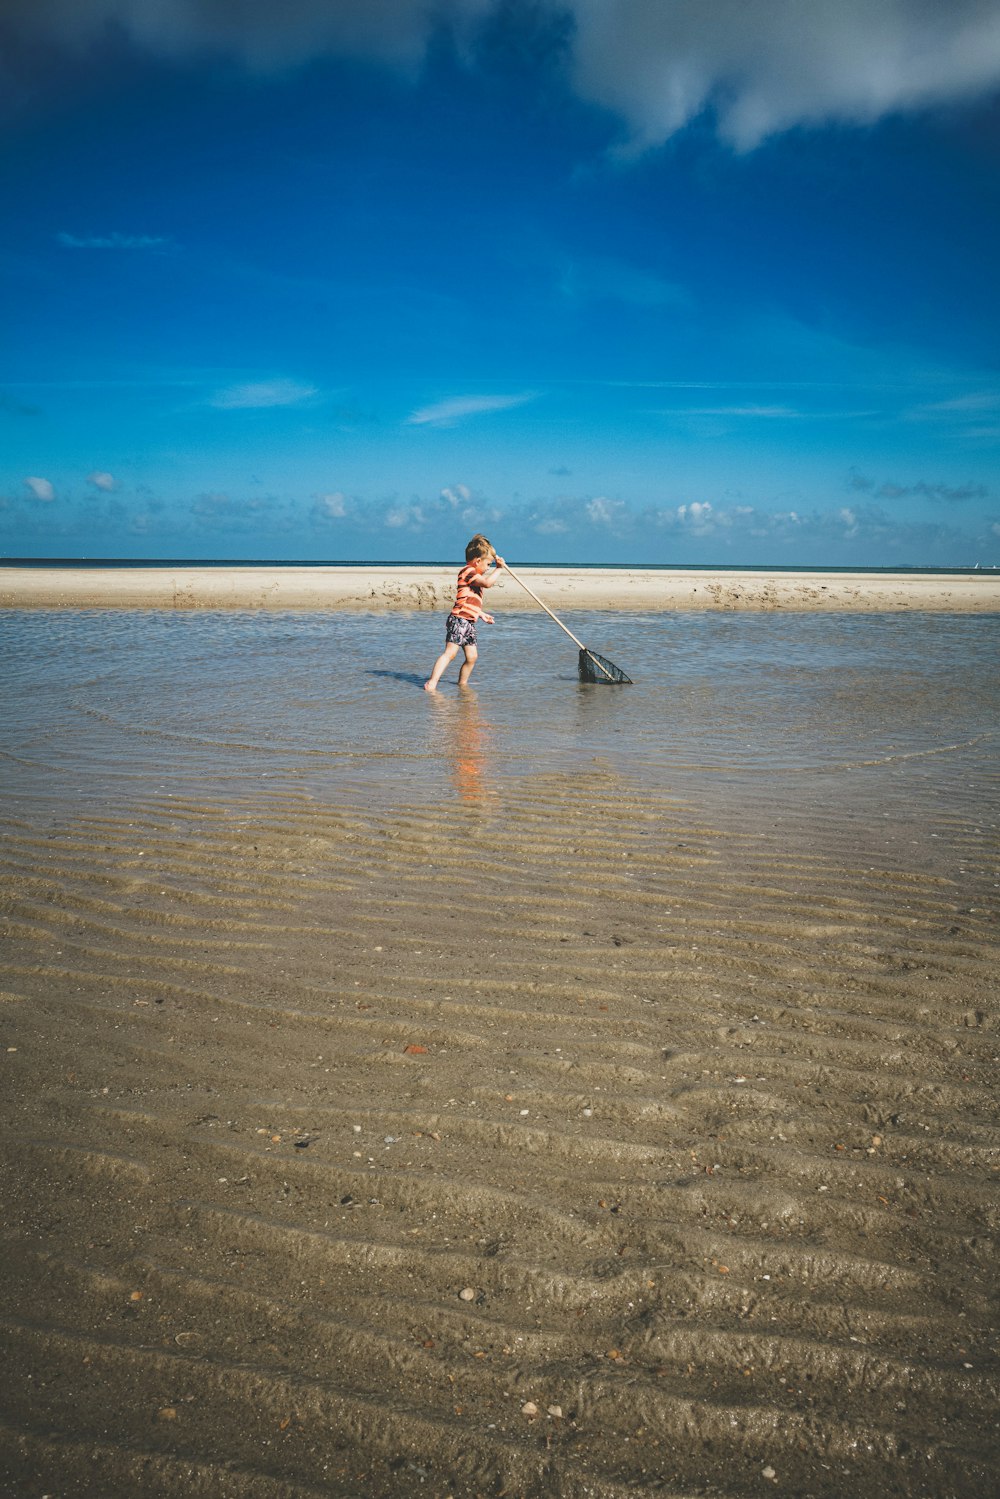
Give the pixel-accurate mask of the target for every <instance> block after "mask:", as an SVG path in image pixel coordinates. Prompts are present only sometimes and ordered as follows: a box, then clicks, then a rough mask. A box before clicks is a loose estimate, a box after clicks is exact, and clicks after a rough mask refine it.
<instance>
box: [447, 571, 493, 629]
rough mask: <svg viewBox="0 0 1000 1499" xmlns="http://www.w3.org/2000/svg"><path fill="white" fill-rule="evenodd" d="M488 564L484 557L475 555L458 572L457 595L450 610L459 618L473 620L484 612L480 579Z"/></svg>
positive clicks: (480, 616) (479, 617) (480, 617)
mask: <svg viewBox="0 0 1000 1499" xmlns="http://www.w3.org/2000/svg"><path fill="white" fill-rule="evenodd" d="M488 565H489V564H488V562H487V560H486V558H485V557H476V558H475V560H474V561H472V562H467V563H466V564H465V566H464V567H463V568H462V570H461V572H460V573H459V575H458V596H457V598H456V599H455V603H454V605H453V606H452V611H451V612H452V614H457V615H458V617H459V619H471V620H472V621H473V622H475V621H476V620H477V619H482V617H483V615H484V614H485V613H486V610H485V609H484V608H483V582H482V579H483V573H484V572H485V571H486V568H487V567H488Z"/></svg>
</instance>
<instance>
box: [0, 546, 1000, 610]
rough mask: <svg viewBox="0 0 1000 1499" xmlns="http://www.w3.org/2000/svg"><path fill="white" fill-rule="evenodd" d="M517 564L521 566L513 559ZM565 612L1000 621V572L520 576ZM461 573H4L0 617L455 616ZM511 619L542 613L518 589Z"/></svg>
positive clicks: (510, 589)
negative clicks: (384, 612) (260, 612)
mask: <svg viewBox="0 0 1000 1499" xmlns="http://www.w3.org/2000/svg"><path fill="white" fill-rule="evenodd" d="M511 565H512V566H513V565H514V561H513V559H511ZM517 572H518V575H519V576H522V577H523V578H524V580H525V582H526V583H527V584H528V586H529V587H530V588H532V589H533V590H534V591H535V593H537V594H539V595H540V596H541V597H542V598H543V599H544V600H545V602H546V603H547V604H549V605H550V607H552V608H554V609H557V610H558V609H560V608H563V609H568V608H574V609H623V610H624V609H631V610H644V611H645V610H659V609H664V610H668V609H761V610H770V609H788V610H802V609H823V610H877V611H895V610H907V609H919V610H946V611H949V612H951V613H958V612H963V613H991V612H1000V573H996V572H982V573H976V574H974V575H972V574H968V573H965V574H962V573H955V574H937V575H935V576H933V577H927V576H917V575H914V574H912V573H905V572H901V573H881V574H878V575H872V574H870V573H794V572H791V573H786V572H773V573H768V572H723V571H720V572H699V573H691V572H687V571H684V570H683V569H678V570H676V571H674V570H671V569H664V570H662V571H655V572H654V571H644V570H643V569H640V568H624V567H623V568H614V567H608V568H586V569H580V570H579V571H573V570H572V569H562V568H549V569H547V568H543V567H525V568H521V567H517ZM454 584H455V568H433V567H430V568H429V567H393V568H387V567H360V566H359V567H277V566H268V567H162V568H161V567H148V568H146V567H143V568H100V567H93V568H84V567H81V568H48V567H45V566H44V565H43V566H39V567H37V568H36V567H32V568H21V567H0V608H7V609H10V608H20V609H27V608H47V609H48V608H64V607H66V608H78V609H92V608H101V609H111V608H128V609H134V608H154V609H358V608H364V609H396V608H400V607H402V608H406V609H447V608H448V607H449V605H450V604H451V602H452V599H453V598H454ZM492 597H493V599H494V600H495V602H497V603H500V604H502V607H503V608H504V609H537V607H538V606H537V604H535V603H534V602H533V600H531V599H530V598H529V597H528V595H527V594H526V593H525V592H524V591H523V590H522V589H521V588H519V587H518V585H517V584H516V583H515V582H514V581H513V580H512V579H510V578H506V579H504V580H503V581H502V583H501V584H498V585H497V593H496V594H494V595H493V596H492Z"/></svg>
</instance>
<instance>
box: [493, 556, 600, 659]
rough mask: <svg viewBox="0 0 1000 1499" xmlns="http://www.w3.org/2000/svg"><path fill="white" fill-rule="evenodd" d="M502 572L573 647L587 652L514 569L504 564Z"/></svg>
mask: <svg viewBox="0 0 1000 1499" xmlns="http://www.w3.org/2000/svg"><path fill="white" fill-rule="evenodd" d="M503 571H504V572H507V573H510V575H511V577H512V578H513V579H514V582H515V583H519V584H520V585H521V587H522V588H523V589H524V591H525V593H527V594H529V595H530V596H531V598H533V599H534V601H535V603H536V604H537V605H538V607H539V608H540V609H544V610H545V612H546V614H547V615H548V616H549V619H554V620H555V622H556V624H557V625H558V626H559V628H560V630H565V632H566V634H567V635H568V636H569V638H570V640H572V642H573V644H574V645H576V646H579V647H580V650H581V651H586V650H587V647H586V646H585V645H584V643H583V641H582V640H577V638H576V636H575V635H574V634H573V631H572V630H570V629H567V627H566V626H565V625H564V624H563V622H562V620H561V619H560V618H559V616H558V615H557V614H553V613H552V610H551V609H550V608H549V606H548V604H543V603H542V601H541V599H540V598H539V597H538V594H537V593H535V592H534V591H533V589H531V588H529V587H528V585H527V583H526V582H525V581H524V579H523V578H519V577H518V576H517V573H516V572H515V571H514V569H513V568H512V567H508V566H507V564H506V563H504V566H503ZM588 655H589V652H588Z"/></svg>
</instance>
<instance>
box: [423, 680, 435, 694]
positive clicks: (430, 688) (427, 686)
mask: <svg viewBox="0 0 1000 1499" xmlns="http://www.w3.org/2000/svg"><path fill="white" fill-rule="evenodd" d="M424 691H425V692H437V683H436V682H425V683H424Z"/></svg>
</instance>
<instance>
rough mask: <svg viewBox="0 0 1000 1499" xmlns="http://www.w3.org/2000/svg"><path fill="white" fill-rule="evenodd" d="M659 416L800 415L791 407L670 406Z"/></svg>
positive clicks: (781, 416) (783, 416) (782, 416)
mask: <svg viewBox="0 0 1000 1499" xmlns="http://www.w3.org/2000/svg"><path fill="white" fill-rule="evenodd" d="M660 415H661V416H752V417H764V418H773V417H778V418H786V419H787V418H795V417H800V416H801V415H802V413H801V411H796V410H795V408H794V407H792V406H671V407H668V408H667V409H666V410H664V411H661V412H660Z"/></svg>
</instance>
